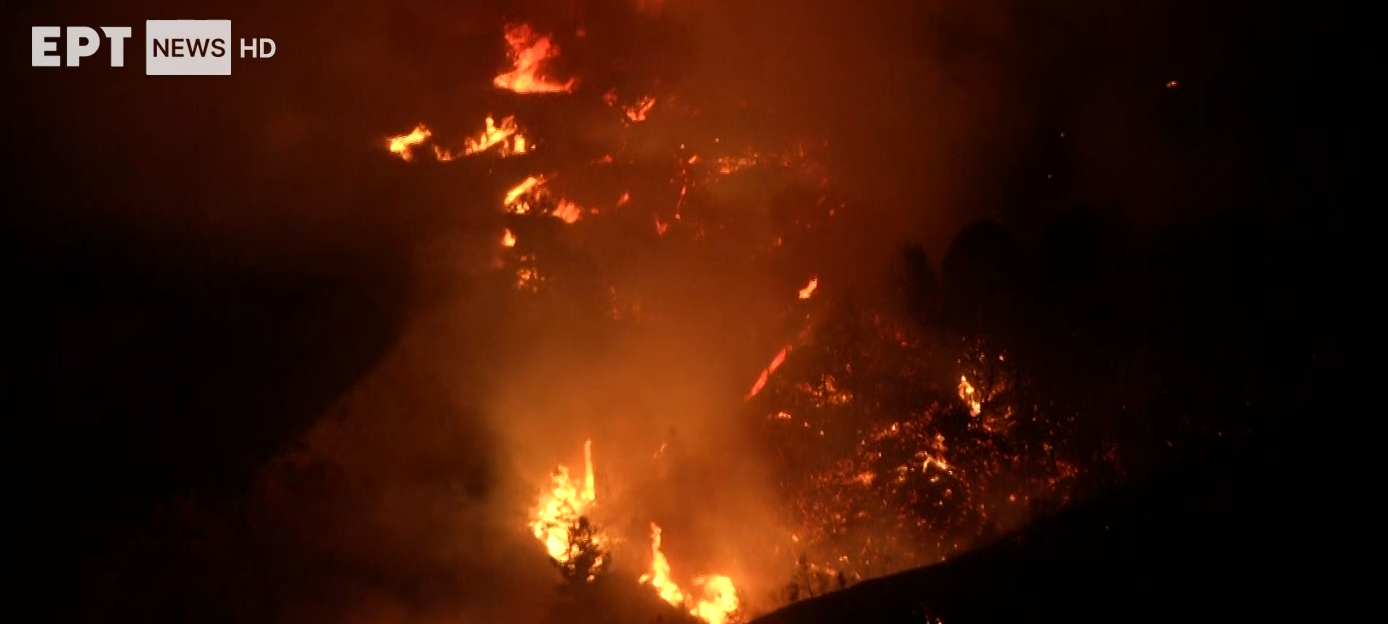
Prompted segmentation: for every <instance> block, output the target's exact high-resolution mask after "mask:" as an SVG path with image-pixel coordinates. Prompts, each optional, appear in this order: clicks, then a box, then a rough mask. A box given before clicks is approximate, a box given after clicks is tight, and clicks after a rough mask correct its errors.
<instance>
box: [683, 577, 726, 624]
mask: <svg viewBox="0 0 1388 624" xmlns="http://www.w3.org/2000/svg"><path fill="white" fill-rule="evenodd" d="M694 584H695V585H696V586H699V587H701V588H702V589H703V594H704V596H703V598H700V599H699V603H698V604H696V605H694V608H693V609H691V610H690V611H689V613H690V614H691V615H693V616H694V617H697V618H699V619H701V620H703V621H705V622H708V623H709V624H725V623H726V622H727V621H728V620H729V618H730V617H731V616H732V614H733V613H734V612H736V611H737V607H738V601H737V588H735V587H733V581H732V579H730V578H728V577H726V576H723V575H721V574H710V575H708V576H701V577H698V578H696V579H694Z"/></svg>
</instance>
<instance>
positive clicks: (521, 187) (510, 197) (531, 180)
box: [501, 176, 545, 214]
mask: <svg viewBox="0 0 1388 624" xmlns="http://www.w3.org/2000/svg"><path fill="white" fill-rule="evenodd" d="M544 183H545V179H544V177H543V176H530V177H528V178H526V179H524V180H522V181H521V183H520V184H517V185H515V186H513V187H511V190H509V191H506V198H505V199H503V200H502V201H501V205H502V206H505V207H507V208H510V209H511V212H513V213H515V214H525V213H527V212H529V211H530V203H529V202H526V201H524V198H525V197H526V196H527V195H529V194H530V193H531V192H532V191H534V190H535V189H536V188H537V187H539V186H540V185H542V184H544Z"/></svg>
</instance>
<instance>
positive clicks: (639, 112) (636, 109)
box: [627, 97, 655, 121]
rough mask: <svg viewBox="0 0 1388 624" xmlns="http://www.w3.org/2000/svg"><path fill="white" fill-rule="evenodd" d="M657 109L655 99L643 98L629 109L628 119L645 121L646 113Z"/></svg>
mask: <svg viewBox="0 0 1388 624" xmlns="http://www.w3.org/2000/svg"><path fill="white" fill-rule="evenodd" d="M654 107H655V98H653V97H643V98H641V99H640V100H639V101H637V102H636V103H635V104H632V105H631V106H628V107H627V119H630V120H632V121H645V120H646V113H649V112H651V109H652V108H654Z"/></svg>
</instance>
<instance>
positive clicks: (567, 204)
mask: <svg viewBox="0 0 1388 624" xmlns="http://www.w3.org/2000/svg"><path fill="white" fill-rule="evenodd" d="M550 214H551V215H553V216H555V217H558V218H559V219H561V220H562V221H563V222H564V223H573V222H575V221H578V220H579V218H581V217H582V216H583V208H581V207H579V205H578V204H575V203H573V202H571V201H569V200H567V199H561V200H559V205H558V206H555V208H554V212H551V213H550Z"/></svg>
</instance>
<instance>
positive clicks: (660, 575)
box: [640, 522, 684, 607]
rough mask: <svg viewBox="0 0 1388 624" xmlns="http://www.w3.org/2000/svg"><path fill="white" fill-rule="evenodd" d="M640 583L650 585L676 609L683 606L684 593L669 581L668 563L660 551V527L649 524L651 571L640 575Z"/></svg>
mask: <svg viewBox="0 0 1388 624" xmlns="http://www.w3.org/2000/svg"><path fill="white" fill-rule="evenodd" d="M640 582H642V583H650V584H651V587H654V588H655V590H656V593H659V594H660V598H661V599H662V600H664V601H665V602H668V603H670V604H672V605H674V606H676V607H679V606H683V605H684V592H683V591H681V590H680V588H679V586H678V585H676V584H675V582H674V581H672V580H670V561H669V560H668V559H666V558H665V553H663V552H661V551H660V527H659V526H658V525H656V523H654V522H652V523H651V571H650V572H648V573H646V574H642V575H641V579H640Z"/></svg>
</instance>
